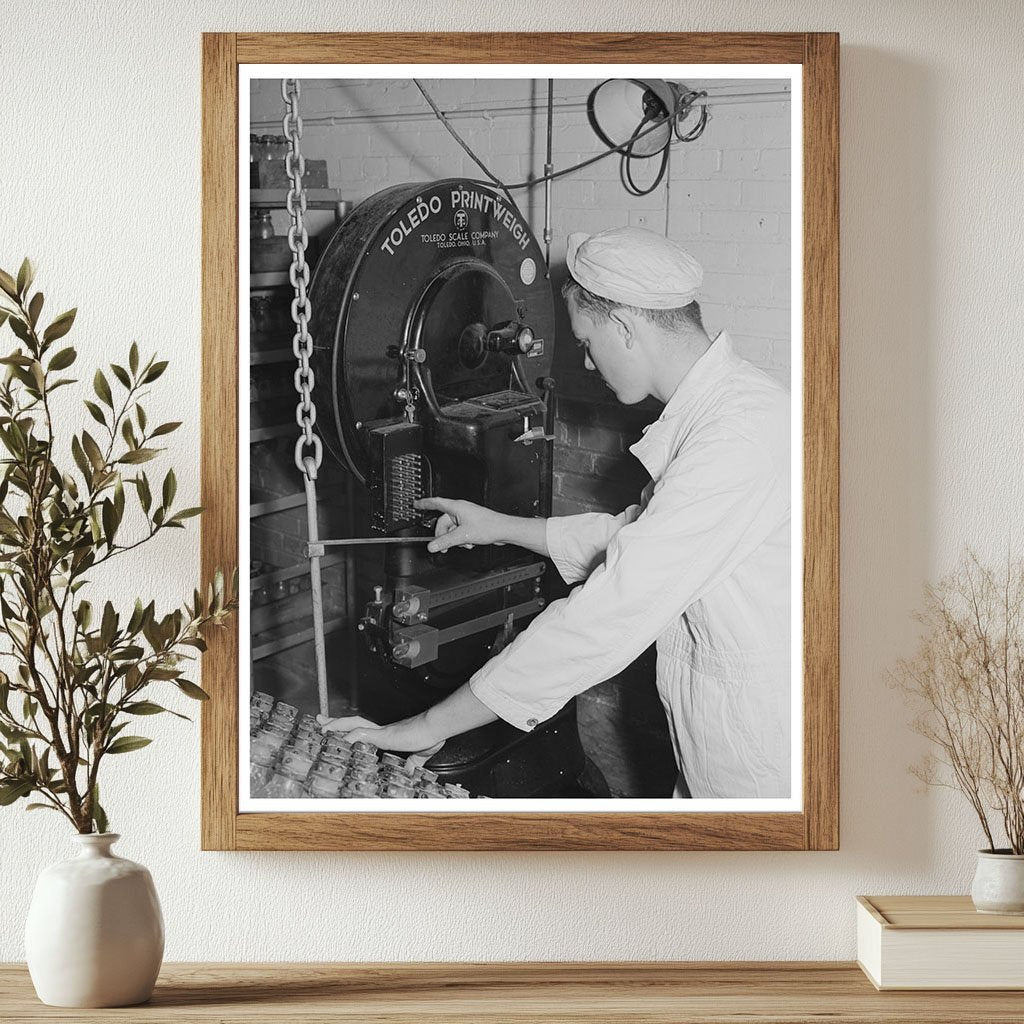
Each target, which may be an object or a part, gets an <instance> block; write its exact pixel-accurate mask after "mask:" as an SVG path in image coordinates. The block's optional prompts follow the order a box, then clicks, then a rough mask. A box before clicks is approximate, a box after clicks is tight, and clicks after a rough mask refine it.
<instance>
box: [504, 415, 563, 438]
mask: <svg viewBox="0 0 1024 1024" xmlns="http://www.w3.org/2000/svg"><path fill="white" fill-rule="evenodd" d="M554 439H555V435H554V434H549V433H547V431H545V429H544V428H543V427H541V426H537V427H531V426H530V417H529V416H524V417H523V432H522V433H521V434H520V435H519V436H518V437H517V438H516V439H515V440H514V441H513V444H533V442H534V441H554Z"/></svg>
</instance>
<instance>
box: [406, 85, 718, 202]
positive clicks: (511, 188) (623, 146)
mask: <svg viewBox="0 0 1024 1024" xmlns="http://www.w3.org/2000/svg"><path fill="white" fill-rule="evenodd" d="M413 82H414V83H415V84H416V88H417V89H419V91H420V92H421V93H422V94H423V98H424V99H425V100H426V101H427V102H428V103H429V104H430V107H431V109H432V110H433V111H434V113H435V114H436V115H437V118H438V120H440V121H441V123H442V124H443V125H444V126H445V128H446V129H447V130H448V133H449V134H450V135H451V136H452V138H453V139H455V141H456V142H457V143H458V144H459V145H460V146H461V147H462V148H463V149H464V150H465V152H466V153H467V154H468V156H469V157H470V159H471V160H472V161H473V162H474V163H475V164H476V165H477V167H479V168H480V170H482V171H483V172H484V175H485V176H486V177H487V179H488V180H489V181H490V182H491V184H493V185H497V186H498V188H500V189H501V190H502V191H503V192H504V193H505V194H506V195H508V194H509V192H517V191H519V190H521V189H524V188H533V186H534V185H540V184H542V183H543V182H545V181H555V180H556V179H558V178H564V177H565V176H566V175H567V174H573V173H575V172H576V171H580V170H582V169H583V168H584V167H589V166H590V165H591V164H594V163H597V161H598V160H604V159H605V157H609V156H611V155H612V154H613V153H625V152H626V151H627V150H629V149H631V148H632V147H633V146H634V145H636V143H637V142H639V141H640V140H641V139H642V138H645V137H646V136H648V135H650V134H651V133H652V132H654V131H657V130H658V129H659V128H661V127H662V126H663V125H664V123H665V121H666V120H668V116H666V117H663V118H662V119H661V120H659V121H655V122H654V123H653V124H651V125H650V127H648V128H644V129H643V131H639V132H637V133H635V134H634V135H633V136H632V138H630V139H628V140H627V141H626V142H623V143H620V144H619V145H618V146H611V147H610V148H608V149H606V150H603V151H602V152H600V153H598V154H597V155H596V156H592V157H590V158H589V159H587V160H581V161H580V162H579V163H578V164H573V165H572V166H571V167H564V168H562V170H560V171H552V172H551V173H550V174H543V175H541V176H540V177H538V178H531V179H530V180H529V181H517V182H515V183H513V184H511V185H509V184H508V183H507V182H503V181H502V180H501V179H500V178H498V177H497V176H495V175H494V174H492V173H491V171H490V168H488V167H487V165H486V164H485V163H484V162H483V161H482V160H481V159H480V158H479V157H478V156H477V155H476V153H474V152H473V150H472V149H471V148H470V147H469V145H468V144H467V143H466V142H465V141H464V140H463V139H462V137H461V136H460V135H459V133H458V132H457V131H456V130H455V129H454V128H453V127H452V126H451V123H450V122H449V121H448V118H447V117H446V116H445V114H444V112H443V111H442V110H441V109H440V107H438V105H437V104H436V103H435V102H434V101H433V99H432V98H431V96H430V94H429V93H428V92H427V90H426V89H425V88H424V87H423V86H422V85H421V84H420V82H419V80H418V79H415V78H414V79H413ZM687 95H688V96H697V97H698V98H699V97H701V96H703V97H706V96H707V93H706V92H702V93H688V94H687ZM690 105H691V106H692V103H691V104H690ZM684 116H685V114H684ZM672 118H673V119H675V118H676V115H675V114H673V115H672ZM707 119H708V117H707V105H706V104H705V105H703V111H702V113H701V118H700V121H699V123H698V125H697V126H695V128H693V129H691V131H690V132H688V133H687V134H686V135H685V136H681V135H679V125H678V123H677V124H675V126H674V132H675V134H676V137H677V138H678V139H679V141H680V142H692V141H693V140H694V139H696V138H697V137H698V136H699V135H700V134H701V132H703V131H704V127H705V125H706V124H707ZM698 129H699V130H698ZM667 146H668V143H666V147H667ZM659 181H660V178H659ZM641 194H644V193H641ZM509 199H510V200H511V199H512V197H511V196H509Z"/></svg>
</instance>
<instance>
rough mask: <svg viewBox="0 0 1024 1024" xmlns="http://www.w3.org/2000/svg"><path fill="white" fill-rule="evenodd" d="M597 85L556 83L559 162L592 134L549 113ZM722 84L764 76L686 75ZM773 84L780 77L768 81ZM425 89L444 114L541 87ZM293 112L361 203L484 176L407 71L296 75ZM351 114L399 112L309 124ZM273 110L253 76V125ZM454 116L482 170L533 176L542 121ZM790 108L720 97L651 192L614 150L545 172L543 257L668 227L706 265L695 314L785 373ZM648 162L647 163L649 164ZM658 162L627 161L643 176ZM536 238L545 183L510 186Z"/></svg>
mask: <svg viewBox="0 0 1024 1024" xmlns="http://www.w3.org/2000/svg"><path fill="white" fill-rule="evenodd" d="M596 84H597V83H596V82H595V81H587V80H577V79H563V80H560V81H556V83H555V103H556V111H555V118H554V133H553V148H554V164H555V167H556V168H561V167H565V166H568V165H570V164H573V163H577V162H579V161H581V160H584V159H586V158H588V157H590V156H592V155H594V153H596V152H597V151H598V149H599V148H600V146H601V143H600V140H599V139H598V138H597V136H596V135H595V134H594V132H593V130H592V129H591V128H590V125H589V124H588V123H587V120H586V115H585V113H584V112H583V111H564V110H558V109H557V105H558V103H560V102H566V101H577V102H578V101H583V100H585V99H586V96H587V94H588V93H589V92H590V90H591V89H592V88H593V86H594V85H596ZM686 84H687V85H688V86H690V87H692V88H699V87H701V86H702V85H707V86H713V87H715V88H721V87H723V86H726V85H727V86H729V88H730V91H740V90H749V89H751V88H755V89H761V90H763V89H765V88H768V87H770V86H771V85H772V84H773V83H770V82H767V81H759V82H756V83H755V82H739V81H732V82H725V81H722V80H716V81H714V82H708V83H699V82H687V83H686ZM774 84H775V85H776V86H777V87H778V86H779V83H774ZM424 85H425V86H426V88H427V89H428V90H429V91H430V93H431V95H432V96H433V97H434V100H435V102H437V103H438V105H439V106H440V107H441V108H442V109H443V110H450V109H456V108H460V107H465V106H467V105H472V106H482V105H484V104H487V103H495V104H501V105H507V104H511V103H521V104H524V105H525V104H528V103H540V104H542V105H543V102H544V101H545V99H546V86H545V84H544V83H543V82H540V81H530V80H483V79H461V80H456V79H448V80H442V81H438V80H428V81H425V82H424ZM302 111H303V114H304V116H305V117H306V118H307V124H306V130H305V134H304V138H303V147H304V151H305V153H306V155H307V156H308V157H310V158H313V159H321V160H327V161H328V172H329V175H330V182H331V185H332V186H333V187H336V188H340V189H342V190H343V193H344V194H345V195H346V196H350V197H351V198H352V199H353V200H356V201H360V200H362V199H365V198H367V197H368V196H370V195H372V194H373V193H375V192H377V191H379V190H380V189H382V188H385V187H386V186H388V185H393V184H396V183H398V182H404V181H417V180H424V181H429V180H435V179H437V178H442V177H452V176H466V177H472V178H479V177H482V175H481V173H480V171H479V169H478V168H477V167H476V165H475V164H474V163H473V161H472V160H471V159H470V158H469V157H468V156H467V155H466V154H464V153H463V152H462V150H461V149H460V148H459V147H458V145H457V144H456V143H455V141H454V140H453V139H452V138H451V136H450V135H449V134H448V133H447V132H446V131H445V129H444V128H443V126H442V125H441V124H440V123H439V122H438V121H437V120H436V119H434V118H431V119H429V120H428V119H419V118H415V117H412V116H410V115H422V114H423V113H424V112H425V111H426V112H427V113H429V108H428V107H427V105H426V103H425V101H424V100H423V98H422V96H421V95H420V93H419V91H418V90H417V89H416V87H415V85H414V84H413V83H412V82H411V81H410V80H359V81H353V80H346V81H344V82H326V81H325V82H315V81H310V82H306V83H304V85H303V92H302ZM352 114H380V115H395V114H404V115H406V118H405V119H401V120H384V121H372V122H371V121H359V122H349V123H341V124H335V125H330V124H319V123H315V121H316V119H318V118H330V117H344V116H347V115H352ZM280 116H281V94H280V84H279V82H278V81H277V80H268V81H264V82H256V83H254V85H253V92H252V120H253V122H254V124H255V130H256V131H257V132H258V133H276V131H278V130H279V129H277V128H276V127H275V125H274V124H272V123H271V122H276V123H277V124H279V119H280ZM452 124H453V126H454V127H455V129H456V130H457V131H458V132H459V134H460V135H461V136H462V137H463V138H464V139H465V141H466V142H467V144H468V145H469V146H471V147H472V148H473V150H474V151H475V152H476V153H477V154H478V155H479V156H480V157H481V159H482V160H483V161H484V163H485V164H487V166H488V167H489V168H490V170H491V171H492V172H493V173H494V174H496V175H497V176H498V177H500V178H501V179H502V180H505V181H507V182H515V181H523V180H526V179H527V178H529V177H530V176H531V175H539V174H541V173H543V164H544V149H545V137H546V131H545V117H544V114H543V112H542V111H540V112H536V113H534V114H528V113H523V114H515V115H500V116H486V115H484V114H481V115H480V116H479V117H473V118H458V119H454V120H453V121H452ZM790 157H791V150H790V107H789V103H788V101H786V100H782V101H780V102H777V103H774V102H772V103H765V102H759V103H747V104H737V105H727V104H719V105H717V106H715V105H713V106H712V107H711V119H710V121H709V123H708V126H707V129H706V130H705V132H704V134H703V135H702V136H701V138H700V139H699V140H697V141H696V142H693V143H687V144H683V145H679V144H677V145H676V146H674V147H673V150H672V157H671V163H670V171H669V174H668V176H667V177H668V179H669V187H668V189H667V190H666V187H665V183H664V182H663V183H662V184H661V185H660V186H659V187H658V189H657V190H656V191H655V192H653V193H652V194H651V195H649V196H644V197H633V196H630V195H629V194H628V193H627V192H626V191H625V189H624V188H623V186H622V184H621V182H620V180H619V160H618V158H617V157H609V158H607V159H605V160H602V161H599V162H598V163H595V164H592V165H591V166H590V167H587V168H585V169H583V170H582V171H579V172H577V173H576V174H574V175H571V176H569V177H567V178H565V179H562V180H559V181H556V182H555V185H554V192H553V201H552V209H553V214H552V219H553V228H554V242H553V246H552V262H553V264H554V265H557V264H559V263H562V262H563V261H564V254H565V238H566V236H567V235H568V234H569V233H570V232H572V231H588V232H594V231H600V230H603V229H605V228H611V227H618V226H621V225H623V224H634V225H638V226H642V227H648V228H651V229H652V230H655V231H662V232H663V231H665V225H666V215H667V219H668V234H669V236H670V237H671V238H673V239H675V240H676V241H678V242H680V244H682V245H683V246H685V247H686V248H687V249H688V250H689V251H690V252H692V253H693V255H694V256H695V257H696V258H697V259H698V260H699V261H700V262H701V263H702V264H703V266H704V269H705V275H706V276H705V283H704V289H703V294H702V296H701V306H702V308H703V311H704V319H705V324H706V326H707V327H708V329H709V331H710V332H711V333H712V334H714V333H715V332H717V331H718V330H721V329H723V328H725V329H728V330H729V332H730V334H731V335H732V337H733V339H734V341H735V343H736V345H737V348H738V349H739V351H740V353H741V354H742V355H744V356H745V357H746V358H748V359H750V360H751V361H752V362H754V363H755V364H757V365H758V366H761V367H763V368H764V369H766V370H768V371H769V372H770V373H772V374H773V376H775V377H777V378H778V379H779V380H781V381H783V382H784V383H786V384H788V383H789V371H790V362H791V360H790V351H791V344H790V327H791V325H790V272H789V251H790ZM648 163H649V164H650V165H651V166H650V168H649V167H648V166H647V164H648ZM655 163H656V161H650V162H641V163H640V164H639V165H638V166H636V169H635V177H636V179H637V180H638V182H644V181H647V180H649V178H648V175H649V174H651V173H653V171H654V167H653V165H654V164H655ZM516 198H517V200H518V202H519V204H520V207H521V208H522V210H523V213H524V215H525V216H526V218H527V220H528V221H529V223H530V224H531V226H532V228H533V230H534V232H535V234H536V235H537V236H538V238H540V237H541V233H542V230H543V217H544V200H543V189H542V188H541V187H536V188H533V189H530V190H524V191H521V192H518V193H517V194H516Z"/></svg>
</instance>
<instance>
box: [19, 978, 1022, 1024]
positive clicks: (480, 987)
mask: <svg viewBox="0 0 1024 1024" xmlns="http://www.w3.org/2000/svg"><path fill="white" fill-rule="evenodd" d="M0 1014H2V1019H3V1020H4V1022H5V1024H28V1022H33V1024H35V1022H39V1021H75V1022H76V1024H77V1022H86V1021H92V1022H95V1021H118V1022H131V1024H157V1022H164V1021H166V1022H177V1024H181V1022H185V1021H188V1022H194V1024H200V1022H206V1021H211V1022H212V1021H218V1022H225V1024H234V1022H237V1024H242V1022H245V1024H259V1022H260V1021H267V1022H273V1024H327V1022H351V1024H355V1022H357V1021H359V1022H362V1021H370V1020H372V1021H374V1022H376V1024H386V1022H389V1021H395V1022H402V1024H409V1022H410V1021H416V1022H417V1024H442V1022H443V1024H487V1022H494V1024H497V1022H499V1021H500V1022H501V1024H511V1022H515V1024H528V1022H530V1024H551V1022H553V1021H557V1022H559V1024H562V1022H588V1024H589V1022H598V1021H601V1022H615V1024H633V1022H658V1024H725V1022H727V1021H728V1022H732V1024H736V1022H739V1021H743V1022H744V1024H758V1022H759V1021H761V1022H768V1021H771V1022H773V1024H781V1022H786V1024H812V1022H813V1024H822V1022H823V1021H827V1022H828V1024H854V1022H856V1024H868V1022H870V1024H887V1022H892V1024H896V1022H900V1024H910V1022H913V1024H981V1022H985V1024H1011V1022H1012V1024H1020V1021H1021V1019H1022V1018H1024V994H1022V993H1020V992H876V991H875V989H874V988H873V987H872V986H871V983H870V982H869V981H868V980H867V978H865V977H864V975H863V974H862V973H861V972H860V970H859V968H858V967H857V966H856V965H855V964H850V963H763V964H757V963H753V964H749V963H748V964H742V963H727V964H682V963H681V964H673V963H657V964H652V963H646V964H643V963H592V964H531V963H519V964H450V963H421V964H366V963H364V964H282V963H273V964H189V963H186V964H165V965H164V969H163V972H162V973H161V975H160V980H159V981H158V982H157V986H156V992H155V994H154V996H153V999H152V1002H150V1003H148V1004H146V1005H144V1006H137V1007H132V1008H130V1009H120V1010H62V1009H58V1008H56V1007H51V1006H43V1005H42V1004H41V1003H40V1002H39V1001H38V1000H37V999H36V996H35V993H34V991H33V989H32V985H31V982H30V981H29V977H28V972H27V971H26V970H25V968H24V966H23V965H21V964H11V965H7V966H0Z"/></svg>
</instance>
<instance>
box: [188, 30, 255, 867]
mask: <svg viewBox="0 0 1024 1024" xmlns="http://www.w3.org/2000/svg"><path fill="white" fill-rule="evenodd" d="M237 76H238V71H237V64H236V60H235V37H234V35H231V34H216V35H214V34H208V35H204V36H203V97H202V99H203V243H202V244H203V292H202V312H203V356H202V374H203V379H202V396H203V399H202V424H201V430H200V436H201V437H202V451H201V453H200V466H201V476H202V484H201V503H202V505H203V508H204V509H206V513H205V515H203V517H202V520H201V523H202V557H201V567H202V578H203V580H204V581H206V580H210V579H212V578H213V573H214V570H215V569H216V568H218V567H231V566H235V565H237V564H238V171H237V166H238V164H237V154H238V149H237V146H238V130H237V124H238V122H237V118H238V85H237V82H238V77H237ZM248 575H249V574H248V572H246V573H244V574H242V577H243V579H245V580H247V579H248ZM209 642H210V649H209V650H208V651H207V652H206V654H205V655H204V656H203V685H204V686H205V688H206V690H207V692H208V693H209V694H210V700H209V701H208V702H207V703H206V705H205V706H204V708H203V711H202V723H201V742H202V782H201V790H202V801H203V806H202V816H201V825H200V828H201V832H202V843H203V849H204V850H230V849H233V848H234V845H235V816H236V813H237V810H238V800H237V798H236V796H235V794H236V793H237V791H238V628H237V624H236V620H235V619H232V620H231V625H230V627H229V628H228V629H226V630H224V631H217V632H216V633H215V634H214V635H213V636H211V637H210V641H209Z"/></svg>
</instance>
